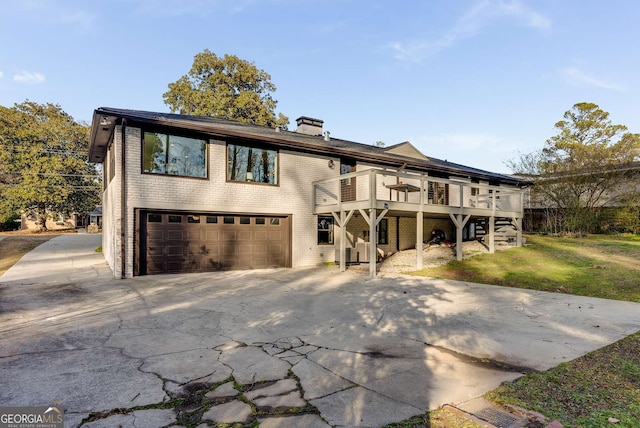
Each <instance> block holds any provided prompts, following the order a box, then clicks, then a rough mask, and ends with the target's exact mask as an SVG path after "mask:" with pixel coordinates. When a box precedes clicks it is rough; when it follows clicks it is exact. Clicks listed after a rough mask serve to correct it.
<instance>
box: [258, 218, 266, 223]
mask: <svg viewBox="0 0 640 428" xmlns="http://www.w3.org/2000/svg"><path fill="white" fill-rule="evenodd" d="M256 224H265V222H264V217H256Z"/></svg>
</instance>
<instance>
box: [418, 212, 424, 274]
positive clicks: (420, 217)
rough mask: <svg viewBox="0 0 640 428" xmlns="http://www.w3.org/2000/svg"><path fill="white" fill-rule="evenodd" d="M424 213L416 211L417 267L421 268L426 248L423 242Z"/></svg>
mask: <svg viewBox="0 0 640 428" xmlns="http://www.w3.org/2000/svg"><path fill="white" fill-rule="evenodd" d="M423 220H424V213H423V212H422V211H418V212H417V213H416V269H417V270H421V269H422V267H423V265H422V251H423V248H424V244H423V241H424V239H423V237H422V235H423V233H424V231H423V229H424V221H423Z"/></svg>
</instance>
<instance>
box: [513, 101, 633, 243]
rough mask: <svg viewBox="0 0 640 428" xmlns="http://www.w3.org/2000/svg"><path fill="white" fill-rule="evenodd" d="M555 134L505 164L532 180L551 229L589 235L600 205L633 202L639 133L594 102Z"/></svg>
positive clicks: (578, 108) (567, 117)
mask: <svg viewBox="0 0 640 428" xmlns="http://www.w3.org/2000/svg"><path fill="white" fill-rule="evenodd" d="M555 128H556V129H557V130H558V133H557V135H555V136H553V137H551V138H549V139H548V140H547V141H546V142H545V145H544V147H543V148H542V150H540V151H538V152H534V153H529V154H524V155H520V158H519V159H518V160H516V161H511V162H510V163H509V166H511V169H512V171H513V172H514V173H516V174H524V175H528V176H530V177H531V178H532V179H533V181H534V183H535V186H534V191H533V194H534V195H535V196H536V197H537V198H536V202H537V204H538V205H541V206H544V207H545V208H547V209H548V210H549V214H548V216H547V220H548V222H549V226H551V227H552V228H554V229H555V228H559V229H560V230H563V231H574V232H593V231H595V230H596V229H597V226H598V216H599V214H600V212H601V211H602V209H603V207H607V206H608V207H612V206H623V205H625V204H628V202H629V201H631V200H636V199H637V198H635V195H636V194H637V192H638V189H637V187H636V185H634V184H633V183H634V182H635V180H637V178H636V177H637V174H638V171H640V165H638V164H637V161H638V160H639V155H640V134H632V133H629V132H627V127H626V126H623V125H614V124H612V123H611V121H610V120H609V113H607V112H605V111H603V110H601V109H600V108H599V107H598V106H597V105H596V104H593V103H578V104H575V105H574V106H573V108H572V109H571V110H569V111H567V112H566V113H565V114H564V119H563V120H561V121H559V122H557V123H556V124H555Z"/></svg>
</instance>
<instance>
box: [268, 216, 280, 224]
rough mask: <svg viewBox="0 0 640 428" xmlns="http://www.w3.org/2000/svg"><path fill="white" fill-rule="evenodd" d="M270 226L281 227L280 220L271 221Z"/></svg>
mask: <svg viewBox="0 0 640 428" xmlns="http://www.w3.org/2000/svg"><path fill="white" fill-rule="evenodd" d="M269 224H270V225H271V226H280V219H279V218H277V217H274V218H272V219H270V220H269Z"/></svg>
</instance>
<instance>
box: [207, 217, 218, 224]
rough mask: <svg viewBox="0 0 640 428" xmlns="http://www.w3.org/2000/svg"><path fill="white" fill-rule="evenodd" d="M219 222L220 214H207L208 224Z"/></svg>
mask: <svg viewBox="0 0 640 428" xmlns="http://www.w3.org/2000/svg"><path fill="white" fill-rule="evenodd" d="M216 223H218V216H212V215H209V216H207V224H216Z"/></svg>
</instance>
